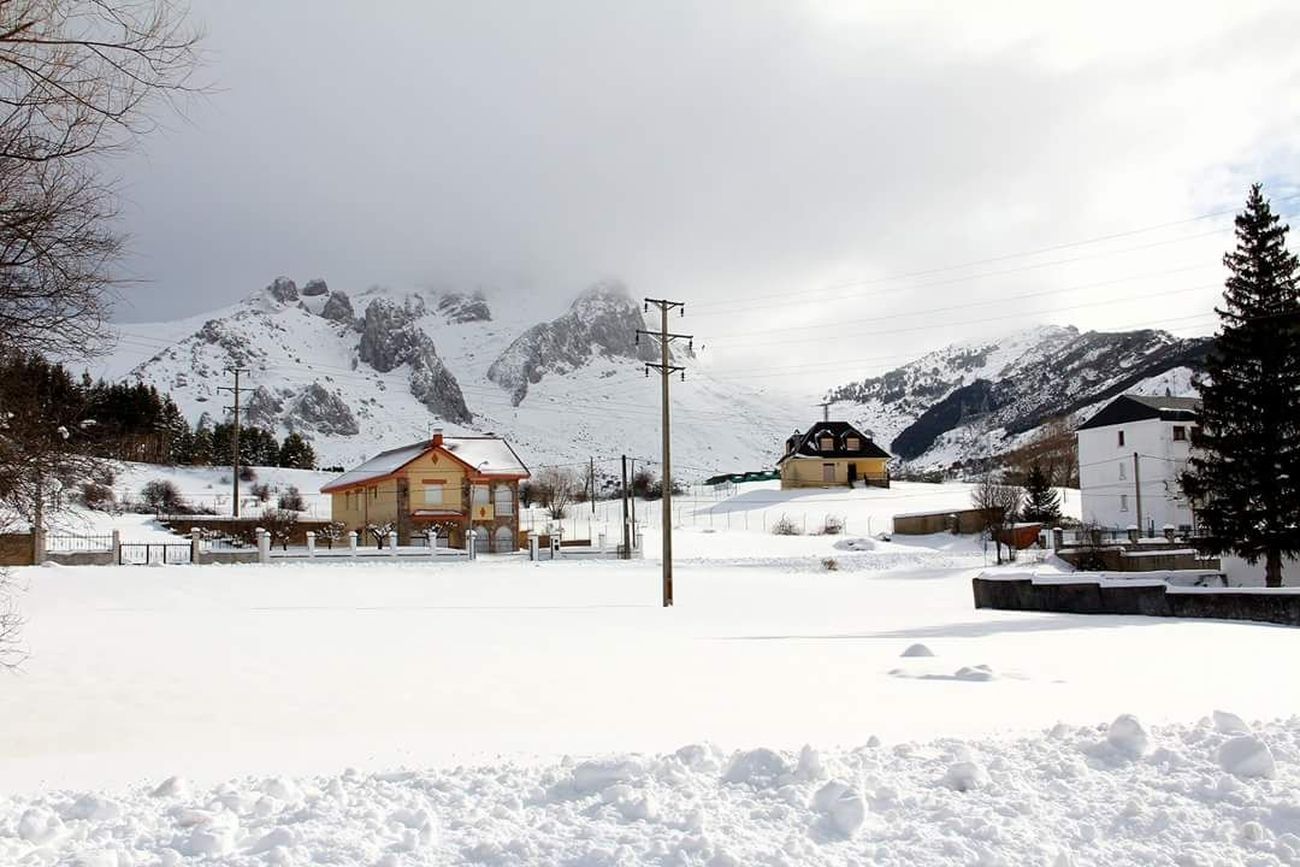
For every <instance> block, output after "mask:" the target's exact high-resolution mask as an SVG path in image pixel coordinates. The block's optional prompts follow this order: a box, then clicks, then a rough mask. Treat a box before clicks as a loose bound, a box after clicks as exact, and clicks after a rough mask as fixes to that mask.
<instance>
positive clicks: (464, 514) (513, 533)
mask: <svg viewBox="0 0 1300 867" xmlns="http://www.w3.org/2000/svg"><path fill="white" fill-rule="evenodd" d="M528 475H529V473H528V468H527V467H525V466H524V463H523V461H521V460H520V459H519V456H518V455H516V454H515V451H514V449H512V448H511V447H510V444H509V443H507V442H506V441H505V440H503V439H501V438H500V437H496V436H474V437H444V436H443V435H442V431H440V430H439V431H435V432H434V434H433V437H432V438H431V439H428V440H424V441H422V442H418V443H412V444H411V445H409V446H402V447H401V448H397V449H390V450H389V451H386V452H380V453H379V454H377V455H375V456H374V457H373V458H371V459H370V460H368V461H366V462H365V463H363V464H361V465H360V466H358V467H355V468H353V469H351V470H348V471H347V472H346V473H344V474H343V475H341V476H339V477H338V478H336V479H334V480H333V481H332V482H330V483H329V484H327V485H325V486H324V487H323V488H321V493H322V494H329V495H330V499H331V501H332V506H333V517H334V520H335V521H340V522H342V523H343V524H344V526H345V527H346V528H347V529H348V530H355V531H356V532H357V535H358V536H359V537H362V538H366V537H367V530H370V529H376V528H377V529H382V528H385V527H388V526H391V528H392V529H394V530H396V531H397V537H398V543H399V544H402V545H406V544H410V542H411V539H412V537H421V536H424V535H425V534H427V533H428V532H429V530H430V529H432V530H435V531H436V532H437V534H438V537H439V539H440V544H443V545H448V546H450V547H454V548H463V547H464V546H465V540H466V538H467V531H468V530H469V529H470V528H471V527H472V528H474V529H475V530H476V531H477V533H476V536H477V547H478V550H480V551H492V552H505V551H514V550H517V549H518V547H519V483H520V482H521V481H522V480H524V479H526V478H528ZM367 541H370V542H373V541H374V540H373V533H371V534H370V538H368V539H367Z"/></svg>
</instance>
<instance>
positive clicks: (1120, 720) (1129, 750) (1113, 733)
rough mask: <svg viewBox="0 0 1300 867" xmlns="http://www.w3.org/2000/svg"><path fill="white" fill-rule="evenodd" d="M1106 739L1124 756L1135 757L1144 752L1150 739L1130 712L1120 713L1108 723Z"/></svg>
mask: <svg viewBox="0 0 1300 867" xmlns="http://www.w3.org/2000/svg"><path fill="white" fill-rule="evenodd" d="M1106 741H1107V743H1109V744H1110V745H1111V746H1112V747H1114V748H1115V749H1117V750H1119V751H1120V752H1121V753H1123V754H1124V755H1126V756H1130V757H1132V758H1137V757H1138V756H1141V755H1143V754H1144V753H1146V751H1147V748H1148V747H1149V746H1150V744H1151V741H1150V739H1149V738H1148V737H1147V730H1146V729H1144V728H1142V723H1140V722H1138V718H1137V717H1135V716H1133V715H1132V714H1130V713H1126V714H1121V715H1120V716H1118V717H1116V718H1115V721H1114V722H1113V723H1111V724H1110V730H1109V731H1108V732H1107V733H1106Z"/></svg>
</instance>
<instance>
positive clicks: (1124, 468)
mask: <svg viewBox="0 0 1300 867" xmlns="http://www.w3.org/2000/svg"><path fill="white" fill-rule="evenodd" d="M1119 477H1120V478H1121V479H1127V478H1128V464H1126V463H1124V462H1123V461H1120V465H1119Z"/></svg>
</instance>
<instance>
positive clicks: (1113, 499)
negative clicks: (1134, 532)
mask: <svg viewBox="0 0 1300 867" xmlns="http://www.w3.org/2000/svg"><path fill="white" fill-rule="evenodd" d="M1175 425H1178V426H1181V427H1182V428H1183V429H1185V430H1190V428H1191V426H1192V423H1191V422H1186V421H1180V422H1172V421H1161V420H1160V419H1144V420H1142V421H1129V422H1123V423H1120V424H1115V425H1108V426H1106V427H1100V428H1091V429H1089V430H1081V431H1079V433H1078V437H1079V489H1080V498H1081V500H1080V502H1081V504H1082V508H1083V520H1084V521H1085V522H1090V523H1096V524H1099V525H1101V526H1103V527H1118V528H1120V529H1124V528H1125V527H1128V526H1129V525H1130V524H1134V525H1135V524H1137V521H1138V515H1137V493H1138V490H1139V488H1138V487H1137V486H1136V485H1135V483H1134V479H1133V453H1134V452H1137V453H1138V454H1139V458H1138V469H1139V471H1140V475H1141V487H1140V490H1141V494H1142V527H1140V529H1141V530H1142V531H1143V532H1147V531H1148V530H1149V529H1150V528H1152V527H1154V528H1155V532H1156V533H1159V532H1161V530H1162V529H1163V528H1164V526H1165V525H1166V524H1170V525H1172V526H1174V527H1184V526H1186V527H1190V526H1191V525H1192V510H1191V507H1190V506H1189V504H1188V503H1187V501H1186V500H1185V499H1184V498H1183V497H1182V495H1181V493H1180V489H1179V487H1178V482H1177V480H1178V476H1179V475H1180V474H1181V473H1182V472H1183V470H1184V469H1185V468H1186V465H1187V457H1188V454H1189V452H1190V450H1191V442H1190V440H1175V439H1174V434H1173V430H1174V426H1175ZM1120 431H1123V432H1124V445H1122V446H1121V445H1120V444H1119V432H1120Z"/></svg>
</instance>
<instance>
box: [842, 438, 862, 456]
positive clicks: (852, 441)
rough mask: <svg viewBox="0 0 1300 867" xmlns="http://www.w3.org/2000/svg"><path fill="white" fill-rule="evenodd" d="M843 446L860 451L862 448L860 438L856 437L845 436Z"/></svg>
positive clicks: (853, 450)
mask: <svg viewBox="0 0 1300 867" xmlns="http://www.w3.org/2000/svg"><path fill="white" fill-rule="evenodd" d="M844 448H846V449H848V450H849V451H851V452H856V451H860V450H861V449H862V440H860V439H858V438H857V437H845V438H844Z"/></svg>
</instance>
